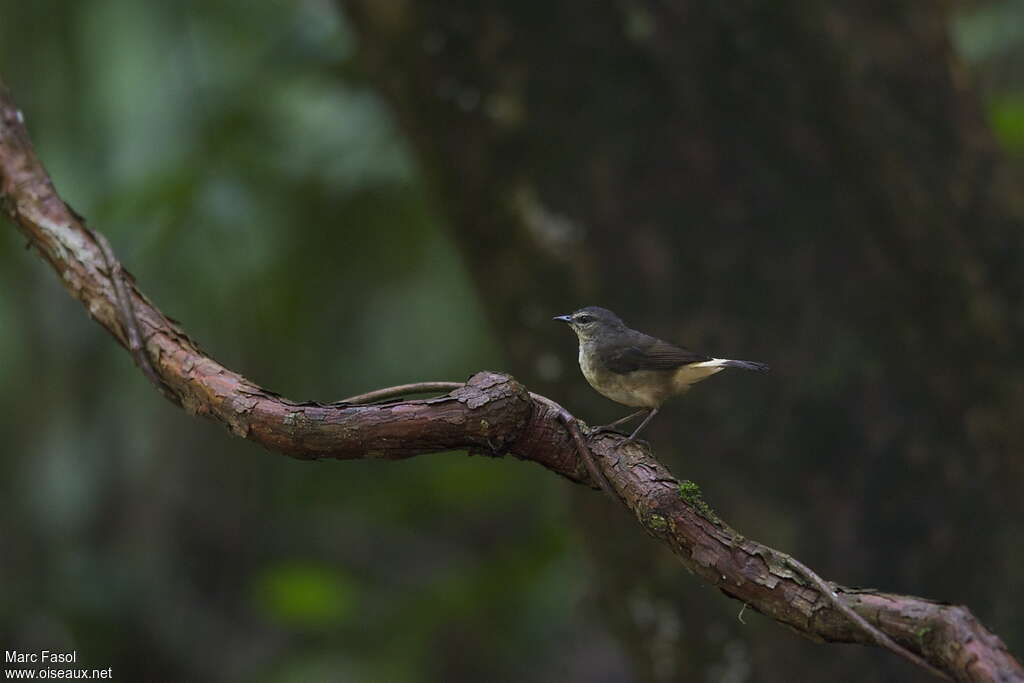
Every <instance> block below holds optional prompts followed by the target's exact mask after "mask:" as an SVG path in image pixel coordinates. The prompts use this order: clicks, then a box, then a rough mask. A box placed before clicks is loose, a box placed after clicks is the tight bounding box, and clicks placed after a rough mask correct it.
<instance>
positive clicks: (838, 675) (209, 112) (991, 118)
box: [0, 0, 1024, 682]
mask: <svg viewBox="0 0 1024 683" xmlns="http://www.w3.org/2000/svg"><path fill="white" fill-rule="evenodd" d="M820 5H822V6H819V3H802V2H795V1H787V2H775V3H763V2H754V1H752V0H744V1H738V2H730V3H699V2H673V3H669V2H657V1H656V0H630V1H627V2H617V3H592V2H584V1H583V0H567V1H564V2H558V3H550V2H545V3H541V2H532V1H531V2H525V1H524V2H515V3H512V2H504V3H501V2H497V1H494V0H492V1H485V2H469V1H468V0H467V1H466V2H439V1H429V2H428V1H424V2H411V1H408V0H364V1H362V2H356V1H353V2H350V3H341V4H340V5H339V4H334V3H331V2H327V1H325V0H323V1H316V0H307V1H303V2H290V3H289V2H266V3H242V2H226V1H215V2H199V1H198V0H193V1H191V2H180V3H161V2H155V1H152V2H139V1H138V0H96V1H94V2H89V3H66V2H60V1H58V0H46V1H42V0H37V1H35V2H31V3H25V2H14V1H13V0H0V74H2V75H3V78H4V79H5V80H6V81H7V83H8V84H9V85H10V86H11V88H12V89H13V91H14V94H15V97H16V98H17V101H18V102H19V103H20V105H21V106H22V108H23V109H24V111H25V115H26V119H27V121H28V125H29V129H30V131H31V133H32V135H33V138H34V140H35V143H36V146H37V149H38V151H39V154H40V156H41V158H42V159H43V161H44V163H45V164H46V165H47V166H48V168H49V170H50V172H51V174H52V175H53V178H54V180H55V182H56V185H57V188H58V190H59V191H60V192H61V193H62V195H63V196H64V197H65V199H67V200H68V201H69V202H70V203H71V204H72V205H73V206H74V207H75V208H76V209H77V210H78V211H79V212H80V213H82V214H84V215H85V216H87V217H88V219H89V221H90V224H91V225H93V226H94V227H96V228H98V229H100V230H102V231H103V232H104V233H105V234H106V235H108V236H109V237H110V239H111V241H112V243H113V245H114V247H115V249H116V250H117V251H118V253H119V255H120V256H121V258H122V260H123V261H124V263H125V265H126V266H127V267H128V268H129V269H130V270H131V271H132V272H133V273H134V274H135V276H136V277H137V278H138V280H139V282H140V285H141V287H142V288H143V290H144V291H145V292H146V293H147V294H148V295H149V296H150V297H151V298H152V299H153V300H154V302H155V303H156V304H157V305H158V306H159V307H161V308H162V309H163V310H164V311H165V312H166V313H167V314H169V315H171V316H173V317H175V318H177V319H178V320H180V321H181V322H182V323H183V325H184V327H185V328H186V329H187V330H188V331H189V332H190V334H191V335H192V336H193V337H194V338H195V339H197V340H198V341H199V342H200V343H201V344H203V345H204V347H205V348H206V349H207V350H208V351H209V352H211V354H212V355H214V356H215V357H216V358H218V360H220V361H222V362H224V363H225V364H226V365H228V366H229V367H231V368H232V369H235V370H238V371H240V372H242V373H244V374H246V375H247V376H248V377H250V378H252V379H253V380H255V381H256V382H259V383H260V384H262V385H264V386H267V387H269V388H271V389H274V390H276V391H279V392H281V393H283V394H285V395H287V396H289V397H292V398H296V399H317V400H334V399H338V398H341V397H344V396H346V395H350V394H354V393H358V392H361V391H364V390H369V389H373V388H377V387H381V386H386V385H389V384H396V383H404V382H410V381H418V380H435V379H463V378H465V377H466V376H468V375H469V374H471V373H472V372H474V371H476V370H479V369H482V368H488V369H495V370H502V371H508V372H512V373H513V374H515V375H516V376H517V377H519V378H521V379H522V380H524V381H526V382H527V383H528V385H529V386H530V387H531V388H532V389H534V390H535V391H539V392H541V393H544V394H546V395H548V396H550V397H552V398H554V399H555V400H558V401H559V402H561V403H563V404H564V405H566V406H567V407H568V408H569V409H570V410H572V411H573V412H575V413H576V414H578V415H580V416H581V417H583V418H584V419H587V420H590V421H592V422H595V423H597V422H602V421H607V420H610V419H612V418H614V417H618V416H619V415H621V414H623V410H621V409H620V408H619V407H616V406H614V405H613V404H611V403H609V402H607V401H605V400H604V399H601V398H600V397H599V396H597V395H596V394H594V393H593V392H592V391H591V390H590V389H589V387H587V386H586V384H585V382H584V381H583V379H582V377H581V376H580V374H579V372H578V370H577V368H576V365H575V354H576V350H575V343H574V340H573V339H572V335H571V334H570V333H569V332H568V331H566V330H565V329H562V328H560V327H559V325H558V324H556V323H552V322H550V318H551V316H552V315H555V314H558V313H565V312H568V311H570V310H572V309H574V308H577V307H579V306H581V305H585V304H590V303H600V304H603V305H606V306H609V307H611V308H613V309H614V310H616V311H618V312H619V313H620V314H621V315H622V316H623V317H624V318H625V319H626V320H627V321H628V322H630V323H632V324H634V325H635V326H637V327H641V328H643V329H645V330H647V331H650V332H652V333H655V334H658V335H661V336H665V337H668V338H671V339H674V340H677V341H679V342H680V343H684V344H686V345H688V346H690V347H692V348H695V349H697V350H703V351H706V352H709V353H712V354H715V355H725V356H732V357H739V358H749V359H751V360H759V361H764V362H767V363H769V364H771V365H772V367H773V372H772V373H771V374H770V375H767V376H759V375H758V376H755V375H748V374H734V375H729V374H726V375H720V376H718V377H716V378H715V380H714V381H713V382H709V383H708V384H706V385H703V386H701V387H699V388H697V389H695V390H694V391H693V392H692V393H691V394H690V395H689V396H688V397H686V398H685V399H684V400H680V401H678V402H677V403H675V404H670V406H669V407H667V408H666V410H665V411H664V413H663V414H662V415H661V416H660V417H659V418H658V419H657V420H656V421H655V422H653V423H652V425H651V427H650V431H649V432H648V434H647V437H648V438H649V439H650V440H651V442H652V443H653V444H654V447H655V452H656V453H657V454H658V457H659V458H661V459H663V461H665V462H666V463H667V464H668V465H669V466H670V467H671V468H672V469H673V470H674V471H675V473H676V474H677V475H679V476H681V477H685V478H688V479H692V480H694V481H697V482H699V483H700V484H701V485H702V487H703V489H704V492H705V494H706V496H707V498H708V499H709V501H710V502H711V503H712V505H714V506H715V508H716V510H717V511H718V512H719V513H720V514H721V515H722V516H723V517H724V518H725V519H727V520H728V521H729V522H730V523H731V524H732V525H734V526H735V527H736V528H737V529H739V530H740V531H741V532H743V533H745V534H747V535H749V536H751V537H753V538H756V539H758V540H760V541H762V542H765V543H768V544H770V545H772V546H775V547H778V548H780V549H782V550H785V551H787V552H792V553H793V554H794V555H796V556H797V557H799V558H801V559H803V560H804V561H805V562H807V563H808V564H809V565H811V566H812V567H814V568H815V569H817V570H818V571H819V572H820V573H821V574H822V575H824V576H825V577H826V578H829V579H832V580H836V581H840V582H843V583H846V584H849V585H865V586H877V587H880V588H883V589H886V590H891V591H896V592H906V593H913V594H917V595H922V596H926V597H931V598H935V599H940V600H947V601H951V602H957V603H964V604H967V605H969V606H970V607H971V608H972V609H973V610H974V612H975V613H976V614H977V616H978V617H979V618H980V619H981V620H982V621H983V622H984V623H985V624H987V625H988V626H989V627H990V628H992V629H993V630H994V631H995V632H996V633H998V634H999V635H1000V636H1001V637H1003V638H1004V640H1006V642H1007V644H1008V645H1009V646H1010V649H1011V651H1013V652H1015V653H1016V654H1017V655H1018V656H1020V655H1021V654H1022V653H1024V617H1022V616H1021V612H1020V609H1019V599H1018V596H1019V595H1021V593H1022V592H1024V542H1022V537H1024V534H1022V524H1024V523H1022V522H1021V520H1022V519H1024V496H1021V495H1020V492H1021V489H1022V487H1024V457H1022V454H1021V446H1022V444H1024V421H1022V420H1021V414H1020V412H1021V408H1020V406H1021V405H1022V403H1021V400H1022V398H1024V383H1022V379H1024V363H1022V362H1021V360H1020V353H1019V348H1020V346H1019V340H1020V338H1021V327H1022V325H1024V309H1022V289H1021V275H1022V268H1021V266H1022V263H1021V258H1022V255H1024V251H1022V244H1021V237H1022V233H1021V227H1022V225H1024V223H1022V221H1021V218H1022V215H1024V201H1022V199H1024V195H1022V193H1021V192H1020V191H1019V189H1018V188H1019V187H1020V183H1019V181H1020V176H1019V174H1020V162H1021V159H1022V158H1024V79H1021V78H1020V76H1019V74H1021V73H1024V72H1022V71H1021V69H1022V67H1024V28H1022V27H1024V3H1021V2H1017V1H1014V0H1005V1H1003V2H960V3H945V4H943V3H914V2H908V1H906V0H902V1H900V2H885V3H882V2H878V3H875V2H853V1H852V0H848V1H846V2H843V1H840V2H833V3H821V4H820ZM22 247H23V243H22V240H21V238H20V237H19V236H18V234H17V233H16V232H15V231H14V230H13V229H8V230H7V231H6V235H5V236H0V359H3V360H2V361H0V386H3V387H4V388H5V391H4V392H2V393H0V415H2V417H0V444H2V446H0V452H2V463H3V476H2V477H0V496H2V498H3V501H4V502H3V508H2V509H3V511H4V514H3V515H2V516H0V542H2V546H3V548H4V550H3V557H4V560H3V562H2V563H0V583H2V585H3V587H4V589H3V590H2V591H0V642H2V643H3V646H4V648H6V649H14V648H19V649H22V650H33V649H36V650H38V649H44V648H48V649H61V648H69V649H70V648H74V649H77V650H78V652H79V663H80V665H83V666H89V667H93V666H95V667H97V668H105V667H107V666H111V667H113V669H114V674H115V677H117V678H118V679H119V680H224V681H235V680H252V681H293V680H339V681H356V680H358V681H362V680H387V681H433V680H446V681H476V680H490V681H503V680H507V681H513V680H515V681H519V680H538V681H564V680H588V681H677V680H678V681H722V682H742V681H769V682H771V681H790V680H821V679H824V678H826V677H828V678H829V679H832V680H837V681H860V680H900V681H904V680H927V679H926V677H925V674H923V673H919V672H917V671H915V670H912V669H911V667H910V666H909V665H907V664H905V663H903V662H901V661H898V660H897V659H895V658H894V657H892V656H891V655H889V654H885V653H881V652H877V651H875V650H873V649H868V648H862V647H856V646H818V645H813V644H812V643H810V642H809V641H806V640H803V639H801V638H799V637H797V636H794V635H793V634H791V633H790V632H788V631H787V630H785V629H782V628H779V627H778V626H776V625H775V624H773V623H771V622H769V621H768V620H766V619H764V618H763V617H760V616H759V615H757V614H755V613H753V612H752V611H750V610H747V611H746V613H745V614H744V617H743V619H744V621H745V622H746V623H745V624H744V623H741V622H740V621H739V620H738V619H737V614H738V612H739V610H740V607H741V606H740V605H739V604H738V603H735V602H733V601H730V600H727V599H725V598H724V597H722V596H721V595H719V594H718V593H716V592H715V591H713V590H712V589H710V588H708V587H706V586H704V585H703V584H701V583H700V582H699V581H697V580H696V579H695V578H693V577H690V576H689V575H688V574H686V573H685V572H683V571H681V570H682V568H681V566H680V565H679V564H678V563H677V562H676V561H675V560H674V559H673V558H672V556H671V555H670V554H669V553H668V551H667V550H664V549H663V548H661V547H660V546H658V545H657V544H656V543H655V542H653V541H651V540H650V539H648V538H647V537H646V536H644V535H642V533H640V531H639V529H638V528H637V527H636V525H635V523H633V522H631V521H630V520H629V518H628V517H627V516H625V515H624V514H622V512H621V511H620V510H617V509H615V508H614V507H613V506H611V505H610V504H609V503H608V502H607V501H606V500H605V499H604V498H603V497H601V496H600V495H598V494H595V493H593V492H591V491H588V490H584V489H582V488H578V487H573V486H572V485H570V484H568V483H567V482H565V481H562V480H560V479H558V478H556V477H553V476H551V475H550V473H547V472H544V471H543V470H541V469H540V468H536V467H532V466H529V465H526V464H523V463H519V462H515V461H507V462H506V461H496V460H491V459H486V458H466V457H464V456H463V455H461V454H445V455H436V456H427V457H421V458H416V459H413V460H410V461H405V462H401V463H391V464H387V463H379V462H345V463H333V462H328V463H319V464H312V463H302V462H298V461H292V460H289V459H286V458H282V457H280V456H277V455H273V454H269V453H266V452H263V451H261V450H259V449H258V448H256V447H254V446H252V445H251V444H247V443H244V442H241V441H239V440H237V439H234V438H232V437H231V436H230V435H228V434H227V433H226V432H224V431H223V430H221V429H220V428H219V427H217V426H216V425H213V424H211V423H206V422H203V421H200V420H196V419H194V418H190V417H188V416H186V415H185V414H184V413H182V412H180V411H177V410H175V409H174V408H172V407H171V406H170V405H169V404H167V403H166V402H165V401H164V400H163V399H162V398H160V396H159V395H158V394H157V393H156V392H154V391H153V390H152V388H151V387H150V386H149V385H148V383H147V382H146V381H145V380H144V379H143V378H142V377H141V376H140V375H139V374H138V372H137V371H136V370H135V369H134V367H133V366H132V364H131V360H130V358H129V357H128V355H127V354H125V353H124V352H123V351H122V350H121V349H120V348H118V347H117V346H116V345H115V344H114V343H112V342H111V340H110V338H109V337H108V336H107V335H106V334H104V333H103V332H102V331H101V330H100V329H99V328H98V327H97V326H95V325H93V324H91V323H90V322H89V321H88V319H87V317H86V316H85V315H84V314H83V311H82V310H81V307H80V306H79V304H77V303H76V302H75V301H73V300H72V299H71V298H70V297H69V296H67V294H66V293H65V292H64V291H63V290H62V289H61V287H60V284H59V282H58V281H57V280H56V278H54V277H53V274H52V273H51V272H49V270H48V269H47V268H45V267H44V266H42V265H41V264H40V263H39V262H38V261H37V259H35V258H34V257H33V256H32V255H31V254H29V253H27V252H25V251H24V249H23V248H22Z"/></svg>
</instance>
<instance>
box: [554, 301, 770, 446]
mask: <svg viewBox="0 0 1024 683" xmlns="http://www.w3.org/2000/svg"><path fill="white" fill-rule="evenodd" d="M555 320H563V321H565V322H567V323H569V327H571V328H572V330H573V332H575V333H576V336H577V337H578V338H579V343H580V355H579V361H580V369H581V370H582V371H583V376H584V377H586V378H587V381H588V382H589V383H590V386H592V387H594V389H596V390H597V391H598V393H600V394H602V395H603V396H606V397H608V398H610V399H611V400H613V401H615V402H617V403H621V404H622V405H626V406H630V407H633V408H642V409H643V410H640V411H637V412H636V413H633V414H631V415H627V416H626V417H624V418H622V419H621V420H616V421H615V422H613V423H612V424H610V425H607V426H605V427H602V429H610V428H613V427H615V426H618V425H620V424H622V423H624V422H626V421H628V420H630V419H632V418H634V417H637V416H638V415H640V414H641V413H643V412H647V417H645V418H644V420H643V422H641V423H640V426H639V427H637V428H636V429H635V430H634V431H633V433H632V434H631V435H630V436H629V439H627V441H632V440H633V439H634V438H636V435H637V434H638V433H639V432H640V430H641V429H643V428H644V426H645V425H646V424H647V423H648V422H650V420H651V418H653V417H654V416H655V415H656V414H657V412H658V409H659V408H661V405H662V404H663V403H664V402H665V401H667V400H668V399H669V398H671V397H673V396H677V395H679V394H682V393H685V392H686V391H687V390H689V388H690V387H691V386H692V385H693V384H696V383H697V382H699V381H701V380H703V379H706V378H708V377H710V376H711V375H714V374H715V373H717V372H721V371H722V370H724V369H725V368H742V369H744V370H759V371H765V370H767V369H768V366H767V365H765V364H763V363H754V362H752V361H746V360H730V359H728V358H712V357H711V356H705V355H704V354H701V353H695V352H693V351H687V350H686V349H684V348H680V347H678V346H675V345H674V344H670V343H668V342H666V341H662V340H661V339H658V338H656V337H652V336H650V335H648V334H644V333H643V332H638V331H636V330H631V329H630V328H628V327H626V324H625V323H623V322H622V320H621V319H619V317H618V316H617V315H615V314H614V313H612V312H611V311H609V310H608V309H606V308H601V307H599V306H587V307H586V308H581V309H580V310H578V311H576V312H575V313H570V314H569V315H560V316H556V317H555Z"/></svg>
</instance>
